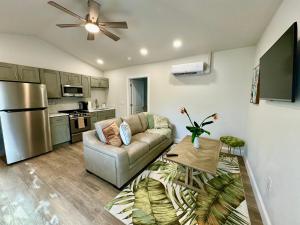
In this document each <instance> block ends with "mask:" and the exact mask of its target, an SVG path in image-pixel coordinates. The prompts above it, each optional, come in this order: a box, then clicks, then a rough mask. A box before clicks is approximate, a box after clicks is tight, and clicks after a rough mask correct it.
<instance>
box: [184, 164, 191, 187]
mask: <svg viewBox="0 0 300 225" xmlns="http://www.w3.org/2000/svg"><path fill="white" fill-rule="evenodd" d="M189 177H190V170H189V167H186V168H185V182H184V183H185V184H186V185H189Z"/></svg>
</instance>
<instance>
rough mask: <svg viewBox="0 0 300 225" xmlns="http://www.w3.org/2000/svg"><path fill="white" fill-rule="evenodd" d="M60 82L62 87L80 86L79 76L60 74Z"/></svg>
mask: <svg viewBox="0 0 300 225" xmlns="http://www.w3.org/2000/svg"><path fill="white" fill-rule="evenodd" d="M60 80H61V84H63V85H67V84H69V85H75V86H81V75H80V74H75V73H67V72H61V74H60Z"/></svg>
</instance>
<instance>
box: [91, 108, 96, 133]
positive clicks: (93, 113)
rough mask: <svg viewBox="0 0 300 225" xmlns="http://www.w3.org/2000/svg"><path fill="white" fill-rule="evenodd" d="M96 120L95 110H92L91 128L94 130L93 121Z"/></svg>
mask: <svg viewBox="0 0 300 225" xmlns="http://www.w3.org/2000/svg"><path fill="white" fill-rule="evenodd" d="M97 122H98V119H97V112H92V113H91V129H92V130H94V129H95V123H97Z"/></svg>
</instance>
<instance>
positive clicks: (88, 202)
mask: <svg viewBox="0 0 300 225" xmlns="http://www.w3.org/2000/svg"><path fill="white" fill-rule="evenodd" d="M82 149H83V147H82V143H81V142H80V143H76V144H73V145H68V146H65V147H61V148H59V149H57V150H55V151H53V152H50V153H48V154H45V155H42V156H39V157H36V158H33V159H30V160H26V161H24V162H20V163H17V164H14V165H11V166H6V165H5V164H4V163H3V162H1V161H0V224H1V225H2V224H16V225H22V224H24V225H29V224H32V225H35V224H36V225H41V224H47V225H55V224H66V225H77V224H78V225H85V224H87V225H96V224H99V225H108V224H110V225H119V224H122V223H121V222H120V221H118V220H117V219H115V218H114V217H113V216H112V215H110V214H109V213H108V212H107V211H106V210H105V209H104V206H105V204H107V203H108V202H109V201H110V200H112V199H113V198H114V197H115V196H116V195H117V194H118V193H119V192H120V190H118V189H116V188H115V187H113V186H112V185H110V184H109V183H107V182H105V181H103V180H101V179H100V178H98V177H96V176H94V175H92V174H90V173H87V172H86V171H85V168H84V160H83V152H82ZM239 162H240V165H241V173H242V179H243V183H244V187H245V192H246V200H247V204H248V209H249V214H250V219H251V224H254V225H262V221H261V217H260V214H259V211H258V209H257V205H256V202H255V199H254V195H253V191H252V188H251V185H250V181H249V177H248V175H247V171H246V168H245V164H244V162H243V159H242V158H241V157H240V158H239Z"/></svg>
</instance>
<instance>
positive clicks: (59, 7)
mask: <svg viewBox="0 0 300 225" xmlns="http://www.w3.org/2000/svg"><path fill="white" fill-rule="evenodd" d="M48 4H49V5H52V6H54V7H55V8H57V9H59V10H61V11H63V12H65V13H68V14H69V15H71V16H74V17H76V18H77V19H80V20H81V21H84V22H86V20H85V19H84V18H82V17H81V16H79V15H77V14H76V13H74V12H72V11H70V10H68V9H66V8H65V7H63V6H61V5H59V4H57V3H56V2H54V1H49V2H48Z"/></svg>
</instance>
